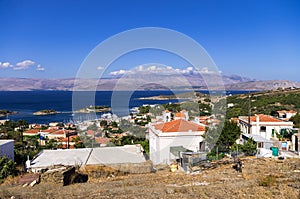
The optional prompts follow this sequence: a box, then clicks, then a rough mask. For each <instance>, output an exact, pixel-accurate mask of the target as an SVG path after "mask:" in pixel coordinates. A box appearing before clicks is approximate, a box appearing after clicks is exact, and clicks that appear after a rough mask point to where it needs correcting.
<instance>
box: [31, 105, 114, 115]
mask: <svg viewBox="0 0 300 199" xmlns="http://www.w3.org/2000/svg"><path fill="white" fill-rule="evenodd" d="M108 111H111V108H110V107H108V106H89V107H86V108H82V109H79V110H76V111H73V112H70V113H102V112H108ZM60 113H66V112H58V111H56V110H53V109H51V110H40V111H37V112H34V113H33V115H36V116H41V115H55V114H60Z"/></svg>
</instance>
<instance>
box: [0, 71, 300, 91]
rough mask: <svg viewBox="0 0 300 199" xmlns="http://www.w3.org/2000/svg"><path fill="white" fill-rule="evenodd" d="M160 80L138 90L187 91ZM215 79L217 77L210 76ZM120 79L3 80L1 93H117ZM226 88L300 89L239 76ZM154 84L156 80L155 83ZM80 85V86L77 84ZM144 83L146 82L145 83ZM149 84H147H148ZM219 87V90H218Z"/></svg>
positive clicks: (174, 80) (129, 81)
mask: <svg viewBox="0 0 300 199" xmlns="http://www.w3.org/2000/svg"><path fill="white" fill-rule="evenodd" d="M183 77H184V79H185V80H187V81H188V82H189V84H190V85H192V86H193V87H194V88H198V89H207V86H206V82H205V81H204V79H203V78H199V75H193V74H189V75H183ZM156 78H157V79H159V80H160V81H159V84H156V83H149V84H144V85H142V86H140V87H139V88H138V89H139V90H149V89H152V90H155V89H156V90H160V89H166V88H182V89H186V88H185V86H182V84H181V83H180V81H179V80H180V79H178V78H181V79H182V76H181V77H173V76H161V77H160V76H159V75H158V76H156ZM210 78H211V79H213V78H214V76H213V75H210ZM120 79H122V78H120V77H115V78H103V79H100V80H98V79H80V80H78V81H77V84H76V85H75V86H74V79H72V78H68V79H36V78H0V91H33V90H59V91H72V90H73V88H75V89H77V90H94V88H95V87H96V88H97V90H116V89H115V86H116V85H117V84H118V82H119V80H120ZM142 79H143V77H140V79H139V78H137V77H129V78H126V81H123V82H122V86H118V88H117V89H118V90H128V88H130V85H133V84H136V83H137V82H139V81H140V82H142ZM222 79H223V82H224V85H225V88H226V89H227V90H274V89H277V88H290V87H295V88H300V83H299V82H291V81H286V80H268V81H261V80H255V79H250V78H246V77H241V76H238V75H223V76H222ZM153 81H154V82H155V80H153ZM78 82H79V83H78ZM144 82H145V81H144ZM146 82H147V81H146ZM219 88H220V87H218V86H216V87H215V89H219Z"/></svg>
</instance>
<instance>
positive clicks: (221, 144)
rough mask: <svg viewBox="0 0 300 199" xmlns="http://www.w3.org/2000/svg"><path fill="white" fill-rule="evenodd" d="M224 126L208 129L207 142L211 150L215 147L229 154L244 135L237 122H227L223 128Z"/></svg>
mask: <svg viewBox="0 0 300 199" xmlns="http://www.w3.org/2000/svg"><path fill="white" fill-rule="evenodd" d="M222 126H223V125H222V123H220V124H219V125H217V126H216V127H211V128H209V129H207V131H206V133H205V140H206V142H207V144H208V147H209V149H210V150H211V149H213V147H214V146H215V147H218V151H220V152H228V151H229V150H230V147H231V146H232V145H233V144H234V143H235V141H236V140H237V139H238V138H239V137H240V135H241V133H242V132H241V129H240V127H239V126H238V125H237V123H236V122H233V121H229V120H226V121H225V123H224V126H223V128H222Z"/></svg>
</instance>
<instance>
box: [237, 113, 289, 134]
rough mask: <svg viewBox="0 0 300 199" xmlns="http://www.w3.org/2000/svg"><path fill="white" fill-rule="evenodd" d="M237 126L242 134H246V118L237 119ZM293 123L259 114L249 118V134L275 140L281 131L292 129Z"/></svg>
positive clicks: (247, 126)
mask: <svg viewBox="0 0 300 199" xmlns="http://www.w3.org/2000/svg"><path fill="white" fill-rule="evenodd" d="M238 122H239V125H240V127H241V130H242V132H243V133H244V134H248V128H249V124H248V116H240V117H239V118H238ZM292 128H293V122H287V121H282V120H280V119H277V118H274V117H272V116H270V115H264V114H259V115H255V116H251V117H250V134H256V135H260V136H262V137H264V138H266V139H268V140H270V139H271V138H276V133H280V132H281V129H292Z"/></svg>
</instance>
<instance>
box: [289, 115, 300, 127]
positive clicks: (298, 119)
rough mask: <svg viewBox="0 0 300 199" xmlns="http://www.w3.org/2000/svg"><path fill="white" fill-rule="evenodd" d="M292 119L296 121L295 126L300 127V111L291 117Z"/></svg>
mask: <svg viewBox="0 0 300 199" xmlns="http://www.w3.org/2000/svg"><path fill="white" fill-rule="evenodd" d="M290 121H292V122H293V123H294V126H295V127H296V128H300V114H299V113H297V114H296V115H294V116H293V117H291V118H290Z"/></svg>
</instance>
